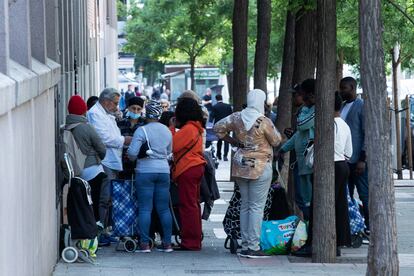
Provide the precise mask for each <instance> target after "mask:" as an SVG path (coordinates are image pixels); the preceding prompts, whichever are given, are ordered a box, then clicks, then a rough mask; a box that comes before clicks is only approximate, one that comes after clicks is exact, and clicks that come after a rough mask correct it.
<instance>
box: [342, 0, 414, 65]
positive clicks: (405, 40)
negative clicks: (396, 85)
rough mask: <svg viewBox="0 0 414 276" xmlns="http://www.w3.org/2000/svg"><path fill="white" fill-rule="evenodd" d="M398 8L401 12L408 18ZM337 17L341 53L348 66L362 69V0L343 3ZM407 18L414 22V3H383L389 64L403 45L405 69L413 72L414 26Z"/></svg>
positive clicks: (401, 0) (398, 0)
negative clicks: (394, 52)
mask: <svg viewBox="0 0 414 276" xmlns="http://www.w3.org/2000/svg"><path fill="white" fill-rule="evenodd" d="M391 3H393V4H394V5H393V4H391ZM396 6H398V7H399V8H401V10H402V11H403V12H404V13H405V14H404V13H403V12H401V11H400V10H399V9H397V8H396ZM337 15H338V29H337V35H338V45H337V48H338V52H341V51H342V52H343V54H344V61H345V63H346V64H350V65H357V66H359V45H358V41H359V40H358V25H357V23H358V0H339V1H338V6H337ZM407 16H408V17H410V18H412V19H413V20H414V0H384V1H382V21H383V26H384V34H383V41H384V52H385V58H386V61H387V62H390V61H391V49H392V48H393V47H394V46H395V45H396V44H397V43H399V44H400V45H401V57H402V60H401V61H402V66H403V68H410V69H411V68H413V67H414V62H413V53H414V43H413V41H414V24H413V23H412V22H410V20H409V19H408V18H407Z"/></svg>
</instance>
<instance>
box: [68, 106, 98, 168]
mask: <svg viewBox="0 0 414 276" xmlns="http://www.w3.org/2000/svg"><path fill="white" fill-rule="evenodd" d="M77 123H81V124H80V125H78V126H76V127H75V128H74V129H73V130H72V134H73V136H74V138H75V141H76V143H77V144H78V145H79V147H80V150H81V151H82V152H83V153H84V154H85V155H86V156H87V158H86V160H85V168H88V167H90V166H93V165H99V164H100V163H101V160H102V159H104V158H105V154H106V148H105V145H104V144H103V143H102V141H101V138H100V137H99V136H98V133H96V130H95V129H94V128H93V126H91V125H90V124H88V119H87V118H86V117H85V116H82V115H75V114H68V115H67V116H66V125H71V124H77Z"/></svg>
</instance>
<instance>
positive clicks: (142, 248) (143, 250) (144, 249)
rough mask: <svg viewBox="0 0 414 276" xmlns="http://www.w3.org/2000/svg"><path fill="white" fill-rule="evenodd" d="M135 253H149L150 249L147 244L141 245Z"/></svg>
mask: <svg viewBox="0 0 414 276" xmlns="http://www.w3.org/2000/svg"><path fill="white" fill-rule="evenodd" d="M135 252H138V253H151V248H150V246H149V245H148V244H141V245H140V246H139V248H138V249H137V250H135Z"/></svg>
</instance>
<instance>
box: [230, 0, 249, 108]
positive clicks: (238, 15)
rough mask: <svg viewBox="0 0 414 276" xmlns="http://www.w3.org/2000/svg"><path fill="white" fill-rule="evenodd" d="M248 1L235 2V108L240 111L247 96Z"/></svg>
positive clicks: (238, 0) (233, 28)
mask: <svg viewBox="0 0 414 276" xmlns="http://www.w3.org/2000/svg"><path fill="white" fill-rule="evenodd" d="M248 7H249V1H248V0H235V1H234V8H233V26H232V30H233V97H234V99H233V104H234V106H233V108H234V111H240V110H241V109H242V105H243V104H244V103H246V95H247V89H248V87H247V21H248Z"/></svg>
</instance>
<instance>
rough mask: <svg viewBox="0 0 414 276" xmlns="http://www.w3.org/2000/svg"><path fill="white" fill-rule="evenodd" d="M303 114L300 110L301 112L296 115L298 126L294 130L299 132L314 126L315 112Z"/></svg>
mask: <svg viewBox="0 0 414 276" xmlns="http://www.w3.org/2000/svg"><path fill="white" fill-rule="evenodd" d="M305 112H306V111H305ZM305 112H304V110H303V108H302V111H301V112H300V113H299V115H298V124H297V127H296V129H297V130H299V131H304V130H308V129H311V128H313V127H314V126H315V112H314V111H313V112H311V111H310V110H308V112H306V113H305Z"/></svg>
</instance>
